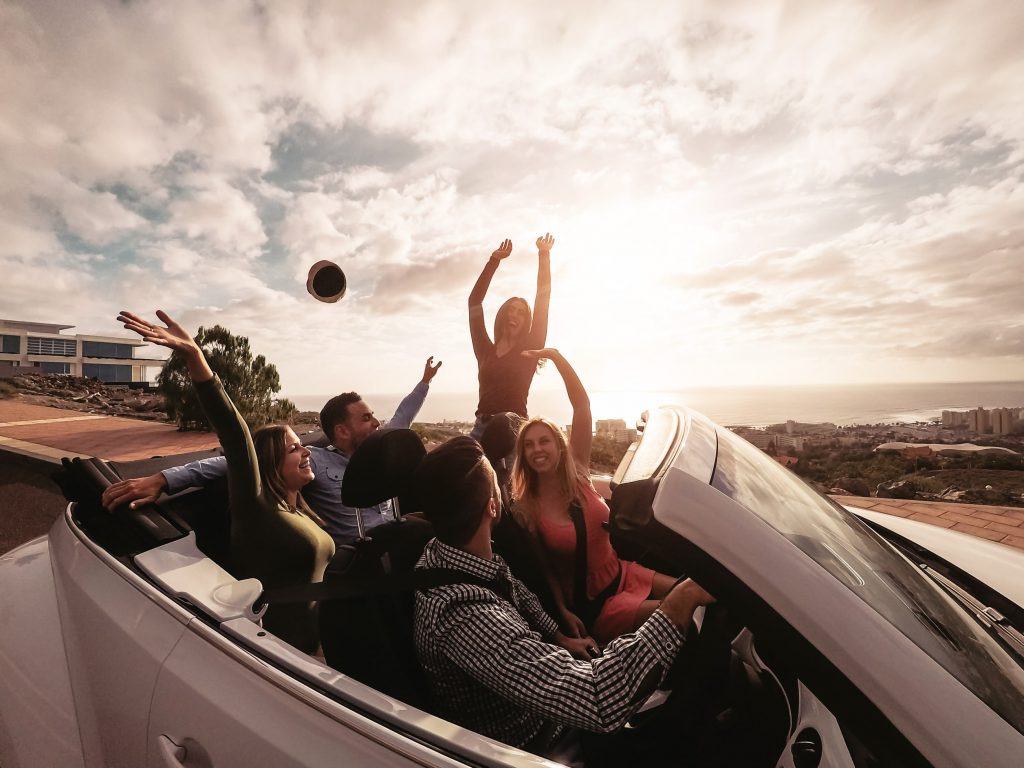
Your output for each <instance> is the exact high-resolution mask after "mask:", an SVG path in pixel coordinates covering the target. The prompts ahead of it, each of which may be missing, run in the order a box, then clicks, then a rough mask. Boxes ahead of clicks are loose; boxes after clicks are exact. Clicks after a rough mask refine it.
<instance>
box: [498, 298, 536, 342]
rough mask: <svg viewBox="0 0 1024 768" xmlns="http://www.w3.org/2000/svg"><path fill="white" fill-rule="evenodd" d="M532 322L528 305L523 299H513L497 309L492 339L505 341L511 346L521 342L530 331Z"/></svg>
mask: <svg viewBox="0 0 1024 768" xmlns="http://www.w3.org/2000/svg"><path fill="white" fill-rule="evenodd" d="M532 321H533V318H532V315H531V314H530V305H529V304H527V303H526V300H525V299H520V298H513V299H509V300H508V301H506V302H505V303H504V304H502V305H501V307H500V308H499V309H498V314H497V317H495V320H494V339H495V341H498V340H499V339H505V340H506V341H509V342H511V343H513V344H515V343H516V342H518V341H519V340H521V339H522V338H523V337H525V336H526V334H527V333H528V332H529V330H530V325H531V323H532Z"/></svg>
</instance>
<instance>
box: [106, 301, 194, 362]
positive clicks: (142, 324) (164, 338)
mask: <svg viewBox="0 0 1024 768" xmlns="http://www.w3.org/2000/svg"><path fill="white" fill-rule="evenodd" d="M156 316H157V317H158V318H160V320H162V321H163V322H164V327H163V328H161V327H160V326H158V325H153V324H152V323H149V322H147V321H145V320H143V319H142V318H141V317H139V316H138V315H135V314H132V313H131V312H128V311H127V310H124V309H122V310H121V312H120V313H118V315H117V321H118V322H119V323H124V327H125V328H127V329H128V330H129V331H135V333H137V334H139V336H141V337H142V339H143V341H148V342H150V343H152V344H159V345H160V346H161V347H167V348H168V349H173V350H175V351H176V352H191V351H193V350H196V349H198V347H197V346H196V343H195V341H194V340H193V339H192V337H191V336H190V335H189V333H188V331H186V330H185V329H184V328H182V327H181V326H180V325H178V324H177V323H176V322H174V320H172V319H171V317H170V315H168V314H167V313H166V312H164V311H163V310H162V309H158V310H157V311H156Z"/></svg>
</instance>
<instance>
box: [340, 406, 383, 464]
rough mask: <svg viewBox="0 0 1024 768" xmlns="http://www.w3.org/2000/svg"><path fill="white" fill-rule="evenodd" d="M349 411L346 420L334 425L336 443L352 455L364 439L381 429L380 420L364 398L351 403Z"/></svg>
mask: <svg viewBox="0 0 1024 768" xmlns="http://www.w3.org/2000/svg"><path fill="white" fill-rule="evenodd" d="M347 413H348V415H347V416H346V417H345V420H344V421H341V422H339V423H338V424H336V425H335V427H334V445H335V446H337V447H338V448H339V449H341V450H342V451H343V452H344V453H346V454H348V455H351V454H352V452H353V451H354V450H355V449H356V448H358V447H359V446H360V445H362V444H363V440H365V439H366V438H367V437H369V436H370V435H372V434H373V433H374V432H376V431H377V430H378V429H380V421H378V420H377V418H376V417H375V416H374V415H373V411H371V410H370V406H368V405H367V404H366V403H364V402H363V401H362V400H358V401H356V402H354V403H350V404H349V406H348V409H347Z"/></svg>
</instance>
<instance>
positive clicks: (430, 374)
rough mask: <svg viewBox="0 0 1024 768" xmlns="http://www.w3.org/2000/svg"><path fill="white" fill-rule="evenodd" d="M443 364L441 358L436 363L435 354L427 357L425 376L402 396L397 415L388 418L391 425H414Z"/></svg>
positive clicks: (396, 410) (424, 367) (404, 427)
mask: <svg viewBox="0 0 1024 768" xmlns="http://www.w3.org/2000/svg"><path fill="white" fill-rule="evenodd" d="M441 365H442V362H441V361H440V360H438V361H437V365H434V356H433V355H431V356H430V357H428V358H427V362H426V363H425V364H424V365H423V378H422V379H420V381H419V383H418V384H417V385H416V386H415V387H413V388H412V392H410V393H409V394H408V395H406V396H405V397H404V398H402V402H400V403H399V404H398V408H396V409H395V415H394V416H392V417H391V418H390V419H389V420H388V426H389V427H401V428H402V429H408V428H409V427H411V426H412V420H413V419H415V418H416V414H418V413H419V412H420V408H421V407H423V401H424V400H426V399H427V392H428V391H429V389H430V382H431V381H432V380H433V378H434V377H435V376H436V375H437V371H438V369H439V368H440V367H441Z"/></svg>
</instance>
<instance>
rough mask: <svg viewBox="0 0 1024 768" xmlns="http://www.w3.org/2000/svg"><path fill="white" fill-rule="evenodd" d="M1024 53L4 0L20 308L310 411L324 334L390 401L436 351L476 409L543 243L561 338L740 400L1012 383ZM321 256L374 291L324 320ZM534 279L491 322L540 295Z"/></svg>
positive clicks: (4, 82) (16, 304) (435, 13)
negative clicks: (220, 351) (911, 383)
mask: <svg viewBox="0 0 1024 768" xmlns="http://www.w3.org/2000/svg"><path fill="white" fill-rule="evenodd" d="M1022 22H1024V18H1022V11H1021V10H1020V9H1019V8H1018V7H1017V6H1016V5H1015V4H1012V3H1004V4H999V5H992V6H990V7H986V8H985V11H984V12H983V13H981V12H978V10H977V8H976V7H975V6H974V5H973V4H971V3H967V2H948V3H943V4H940V5H934V4H921V3H897V4H886V5H864V4H862V3H853V2H850V3H846V2H840V3H827V4H824V3H811V2H796V3H793V2H786V3H782V2H772V1H766V2H758V3H743V4H720V3H719V4H673V3H650V4H644V5H643V6H642V10H638V9H637V7H636V6H635V5H634V4H632V3H627V2H610V3H606V4H604V5H603V6H602V10H601V13H593V12H592V9H591V8H590V6H589V5H586V4H582V3H563V4H552V3H549V2H541V1H540V0H532V1H527V2H522V3H518V4H516V7H515V8H505V7H502V6H498V5H493V4H458V3H449V2H440V1H437V2H430V1H428V2H423V3H417V4H415V5H413V6H410V5H409V4H407V3H401V4H399V3H394V2H381V3H344V4H324V5H289V6H273V7H269V6H268V7H263V6H260V5H258V4H253V3H251V2H247V1H245V0H228V1H227V2H222V3H203V2H199V0H184V1H183V2H180V3H175V4H174V7H173V9H172V8H170V7H163V6H161V5H159V4H153V3H107V2H101V1H100V0H83V2H79V3H73V4H68V3H63V2H58V1H57V0H33V2H30V3H29V2H25V3H7V4H5V5H2V6H0V30H2V31H0V36H2V42H3V45H2V46H0V71H2V72H4V73H5V74H6V75H7V76H6V77H3V78H0V101H2V103H3V104H4V110H3V114H0V227H2V228H3V231H4V234H5V236H4V240H3V242H2V243H0V266H2V267H3V269H4V270H5V273H10V274H11V275H13V277H12V278H10V279H8V280H6V281H5V285H3V286H0V304H2V305H3V306H4V307H5V308H9V309H5V314H8V315H12V316H13V313H14V312H15V311H18V312H22V311H24V312H32V311H33V310H35V311H37V312H38V311H39V310H40V308H41V307H45V308H46V312H47V313H51V314H61V315H67V314H72V315H74V317H70V318H69V317H66V316H62V317H59V318H56V319H57V320H67V321H70V322H73V321H76V320H80V324H85V323H93V322H95V323H97V324H100V323H106V322H109V320H108V319H107V318H109V316H110V315H111V312H110V311H109V308H108V307H106V306H105V305H106V304H110V303H113V302H115V301H117V302H121V301H126V302H134V301H137V300H138V297H139V296H146V297H151V298H150V299H149V300H150V301H161V302H166V303H167V304H168V306H172V305H173V306H175V307H178V308H181V309H183V310H184V311H185V312H186V313H187V312H189V311H194V312H195V315H194V318H193V319H199V318H200V317H202V318H207V317H221V318H223V319H224V321H225V324H227V323H228V322H231V323H236V324H238V326H239V327H238V328H237V329H236V328H232V329H233V330H236V331H237V332H241V333H246V334H249V335H252V336H253V337H254V338H259V339H261V340H266V344H267V346H268V348H269V349H272V350H273V351H274V352H275V354H276V355H279V358H280V360H281V361H283V362H282V372H283V374H285V375H286V377H291V376H292V374H289V373H286V371H301V372H302V374H301V376H296V380H303V381H306V380H310V377H312V376H315V375H316V370H318V369H317V368H316V366H314V365H313V364H312V363H311V362H310V358H315V357H317V355H318V350H321V351H322V349H323V347H324V345H325V341H324V340H325V339H330V340H331V344H333V345H337V349H338V350H339V353H338V355H337V356H336V357H339V358H340V356H351V357H353V358H354V359H359V360H360V361H361V362H362V365H363V366H364V367H365V369H366V370H367V371H370V370H372V371H373V372H374V373H375V375H378V376H381V377H388V376H389V375H390V374H389V371H390V370H391V367H390V366H398V365H400V364H404V363H402V362H401V361H403V360H404V359H405V357H406V355H407V353H406V351H405V349H404V347H416V348H417V349H419V348H420V347H424V348H426V347H428V346H429V345H430V344H433V343H434V342H435V340H436V341H437V343H440V344H449V343H450V344H451V345H452V346H451V347H450V348H449V351H446V352H445V354H448V355H450V354H455V355H461V357H456V358H454V359H452V358H450V359H452V366H451V368H449V369H448V370H465V371H468V372H469V373H468V374H467V376H466V378H467V380H469V384H468V385H467V386H472V381H471V378H472V376H471V374H472V366H473V362H472V358H471V355H470V353H469V351H468V342H467V341H466V339H465V338H464V332H465V329H464V323H465V317H464V313H465V304H464V302H465V296H466V295H467V294H468V290H469V288H470V286H471V285H472V283H473V280H475V277H476V275H477V274H478V272H479V268H480V265H481V262H482V261H483V260H485V259H486V254H487V253H488V252H489V250H490V249H491V248H493V247H494V245H496V243H497V241H498V240H500V239H501V237H504V236H510V237H512V238H513V239H514V240H515V241H516V248H517V251H516V255H517V257H518V256H519V255H520V254H521V253H529V252H530V247H529V245H530V243H531V241H532V238H533V237H535V236H536V235H537V234H539V233H541V232H543V231H546V230H551V231H552V232H553V233H554V234H555V235H556V238H558V245H557V246H556V253H555V257H554V270H555V278H556V286H555V302H554V304H553V307H552V322H553V325H552V328H553V333H554V332H556V331H557V332H559V333H562V334H567V335H569V336H570V339H571V337H572V334H573V333H574V330H572V329H574V328H582V327H583V326H585V325H587V323H588V318H591V317H593V318H594V319H595V322H596V323H597V325H598V326H600V327H601V337H602V339H603V340H606V339H613V340H614V343H617V344H620V345H629V347H630V348H633V349H634V350H635V354H636V357H637V358H640V359H646V360H648V361H655V360H659V361H660V360H661V359H662V357H663V355H662V346H660V345H663V344H664V343H665V337H666V336H667V335H669V330H668V329H678V328H685V329H687V332H688V333H687V334H684V335H685V336H686V339H687V340H686V342H685V343H688V344H692V345H694V346H693V348H694V349H698V350H699V351H700V354H702V355H704V356H705V360H706V365H701V366H697V367H698V368H699V369H700V373H701V374H703V373H704V372H707V374H708V375H709V376H713V375H717V377H718V378H719V379H727V378H728V377H729V376H735V375H739V373H740V372H741V371H740V368H739V367H738V363H731V362H729V361H728V360H725V359H723V358H721V357H719V356H717V355H716V353H715V352H714V350H715V349H716V348H728V349H730V350H732V351H733V352H734V355H733V356H734V357H735V358H736V359H747V360H760V359H761V358H759V357H758V355H759V354H761V353H760V352H759V351H758V350H771V353H772V354H774V355H776V356H777V358H778V359H779V360H789V359H792V360H797V359H799V360H801V361H803V362H802V363H801V365H802V366H803V367H802V368H801V376H804V375H817V376H818V377H819V378H820V377H824V376H830V375H831V376H837V377H843V376H846V375H850V376H856V375H860V372H861V371H862V370H864V368H863V366H861V367H860V368H858V367H857V366H856V365H848V366H846V367H845V368H837V367H835V366H834V364H833V358H831V357H829V358H828V361H827V362H823V363H821V364H815V363H814V362H813V361H812V360H811V358H810V357H809V356H810V355H811V354H812V353H819V354H821V355H825V354H831V351H832V350H835V349H839V348H841V349H844V350H849V351H850V353H851V355H853V356H856V357H857V358H858V359H859V360H864V359H877V358H879V357H880V356H884V357H885V359H886V360H887V361H889V363H888V364H889V365H890V370H891V371H892V375H894V376H896V377H901V376H904V375H910V374H909V373H908V372H913V371H915V370H920V369H922V365H923V364H924V363H923V361H931V362H929V364H934V366H935V367H936V368H937V367H938V366H939V364H938V362H935V361H939V360H942V361H944V362H943V364H945V361H946V360H947V356H949V355H951V356H953V362H952V364H951V367H950V369H949V370H950V373H949V374H943V375H949V376H954V377H955V376H957V375H962V374H960V373H957V372H958V371H969V370H970V369H969V368H968V367H967V363H966V362H964V363H963V364H960V363H957V360H958V359H961V358H962V359H963V360H964V361H966V360H968V359H970V360H974V361H976V362H977V361H978V360H979V359H980V356H984V357H985V360H986V362H985V365H990V361H991V360H993V359H1000V360H1003V361H1010V360H1011V359H1012V358H1013V357H1014V356H1015V355H1018V353H1019V346H1018V342H1017V339H1016V336H1015V335H1014V333H1013V332H1011V331H1009V330H1004V331H999V329H1000V328H1002V329H1014V328H1017V327H1018V326H1019V325H1020V324H1021V322H1024V318H1022V311H1024V310H1021V308H1020V301H1019V296H1018V294H1019V286H1020V279H1019V265H1020V264H1021V263H1022V256H1024V253H1022V245H1021V244H1022V243H1024V231H1022V225H1021V224H1020V222H1021V221H1022V220H1024V219H1022V216H1021V214H1022V213H1024V202H1022V201H1024V187H1022V176H1024V149H1022V146H1024V123H1022V122H1021V121H1020V119H1019V116H1020V114H1021V113H1022V111H1024V87H1022V83H1024V59H1022V58H1021V57H1020V55H1019V52H1018V49H1019V31H1020V29H1021V25H1022ZM949 51H955V52H956V55H955V56H953V55H947V53H946V52H949ZM524 246H526V247H524ZM325 258H326V259H330V260H333V261H336V262H337V263H339V265H341V266H342V268H343V269H344V270H345V271H346V274H347V275H348V278H349V295H348V296H347V297H346V299H345V300H344V302H342V304H341V305H338V306H336V307H334V308H333V309H331V308H327V307H320V306H318V305H314V304H313V303H312V302H311V301H309V300H308V299H307V297H305V296H304V294H303V285H304V281H305V273H306V271H307V270H308V268H309V266H310V265H311V264H312V263H314V262H315V261H317V260H320V259H325ZM530 258H531V259H532V254H530ZM525 263H526V261H525V257H524V261H522V262H517V264H518V266H517V267H516V268H514V269H513V268H508V269H502V270H500V271H499V273H498V275H496V277H495V282H494V285H493V286H492V290H491V295H492V296H493V297H498V296H503V295H508V294H509V293H520V294H521V293H524V292H525V293H527V294H530V293H532V279H533V269H532V266H531V267H530V268H529V269H527V268H523V267H522V265H523V264H525ZM530 263H531V265H532V263H533V262H532V261H531V262H530ZM47 274H50V275H54V276H56V277H53V278H52V279H49V280H47V279H46V277H45V276H46V275H47ZM99 286H102V288H103V290H98V287H99ZM190 307H191V308H192V309H191V310H189V308H190ZM115 311H116V310H115ZM282 313H284V314H287V313H294V314H297V315H300V316H301V320H300V321H299V322H298V324H297V325H296V323H295V321H294V320H282ZM187 316H188V317H190V318H192V317H193V316H192V315H187ZM339 318H344V322H339ZM203 322H208V321H207V320H205V319H204V320H203ZM556 322H557V323H558V324H559V325H556ZM229 327H230V326H229ZM339 328H340V330H339ZM97 330H101V328H97ZM578 333H579V334H580V335H581V336H582V334H583V331H578ZM289 336H291V337H292V338H294V339H297V340H296V341H293V342H288V341H287V339H288V338H289ZM355 339H359V340H360V342H361V343H362V344H364V345H365V344H372V345H374V349H375V351H376V354H375V355H370V356H368V359H364V357H363V353H362V352H361V351H360V347H359V346H358V345H357V344H356V341H355ZM681 343H683V342H681ZM458 345H461V347H460V346H458ZM755 345H756V348H755ZM581 346H583V345H582V344H581ZM591 346H596V345H591ZM451 350H456V351H455V352H454V353H452V351H451ZM459 350H461V351H459ZM587 354H593V355H594V356H597V355H598V354H600V353H599V352H598V351H596V350H595V351H593V352H588V353H587ZM765 354H767V352H765ZM1018 356H1019V355H1018ZM671 357H672V358H673V360H674V359H675V358H682V357H685V355H682V354H674V355H672V356H671ZM823 359H824V357H823ZM583 363H584V365H585V364H586V361H583ZM670 363H671V364H670ZM648 364H649V365H650V366H651V367H652V370H653V369H654V368H658V367H659V366H661V367H663V369H664V371H665V374H664V375H665V377H666V378H671V377H673V376H675V377H677V378H678V377H686V376H691V375H698V374H697V373H695V372H693V371H690V370H684V368H683V364H682V363H680V362H672V361H670V362H657V363H654V362H648ZM1000 364H1001V365H1003V366H1004V367H1002V368H999V369H998V370H999V371H1001V372H1005V371H1006V370H1016V371H1018V372H1020V373H1019V375H1021V376H1024V370H1022V369H1021V368H1020V364H1019V363H1017V364H1016V368H1013V367H1012V366H1013V363H1011V362H1004V363H1000ZM815 366H817V368H816V370H814V371H812V370H811V369H814V368H815ZM321 368H322V370H323V371H324V374H323V375H324V376H325V377H326V376H330V375H344V374H346V371H348V368H347V367H346V366H345V365H344V364H343V363H342V362H339V361H338V360H337V359H332V360H331V361H330V362H329V363H324V364H323V365H322V366H321ZM446 368H448V366H447V365H446ZM611 368H614V366H611ZM659 370H660V368H659ZM930 370H931V369H930ZM986 370H991V371H993V374H992V375H996V373H995V371H996V370H997V369H996V368H994V367H989V368H986ZM716 371H717V373H716ZM614 375H615V372H614V371H613V370H611V369H610V370H609V373H608V376H609V377H613V376H614ZM659 375H660V374H659ZM872 375H877V376H883V375H885V372H884V370H881V369H879V372H877V373H873V374H872ZM972 375H974V374H972ZM1000 375H1002V374H1000ZM638 376H640V374H638ZM641 378H642V376H641ZM604 385H605V386H609V387H611V386H614V381H612V380H611V378H609V380H608V381H607V382H604ZM327 388H328V387H325V389H327ZM329 388H333V387H329Z"/></svg>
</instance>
